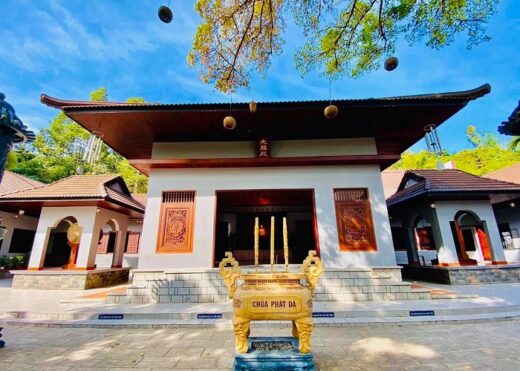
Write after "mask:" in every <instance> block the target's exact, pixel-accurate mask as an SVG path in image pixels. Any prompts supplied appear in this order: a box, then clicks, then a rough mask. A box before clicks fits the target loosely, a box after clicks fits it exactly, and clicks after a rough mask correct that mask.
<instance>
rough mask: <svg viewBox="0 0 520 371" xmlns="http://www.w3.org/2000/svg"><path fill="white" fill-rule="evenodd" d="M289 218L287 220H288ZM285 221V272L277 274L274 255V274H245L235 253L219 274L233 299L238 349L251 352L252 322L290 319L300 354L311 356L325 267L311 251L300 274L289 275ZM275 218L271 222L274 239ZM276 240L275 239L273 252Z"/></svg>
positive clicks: (256, 272)
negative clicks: (315, 303)
mask: <svg viewBox="0 0 520 371" xmlns="http://www.w3.org/2000/svg"><path fill="white" fill-rule="evenodd" d="M284 219H285V218H284ZM285 226H286V223H285V220H284V255H285V267H286V269H285V272H274V267H273V265H274V257H273V255H274V254H271V271H270V272H266V273H263V272H258V259H255V272H253V273H242V272H241V270H240V266H239V264H238V262H237V261H236V260H235V259H234V258H233V254H232V253H231V252H226V257H225V258H224V259H222V261H221V262H220V263H219V272H220V275H221V276H222V278H223V279H224V281H225V283H226V285H227V287H228V289H229V298H230V299H233V329H234V333H235V338H236V350H237V352H239V353H247V350H248V346H247V338H248V336H249V332H250V322H251V321H266V320H290V321H292V323H293V329H292V334H293V336H294V337H295V338H297V339H298V340H299V347H298V349H299V351H300V353H309V352H310V344H311V333H312V327H313V322H312V294H313V291H314V288H315V287H316V284H317V283H318V279H319V277H320V275H321V274H322V272H323V265H322V263H321V260H320V258H318V257H317V256H316V251H314V250H310V251H309V256H308V257H307V258H306V259H305V260H304V262H303V264H302V267H301V271H300V272H299V273H289V272H288V269H287V268H288V262H287V260H288V259H287V256H288V254H287V250H288V247H287V228H286V227H285ZM273 227H274V218H272V219H271V236H273V229H274V228H273ZM257 233H258V223H255V256H258V244H257V240H258V237H257V236H258V234H257ZM273 251H274V238H273V237H272V238H271V252H273Z"/></svg>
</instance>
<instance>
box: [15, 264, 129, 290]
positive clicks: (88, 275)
mask: <svg viewBox="0 0 520 371" xmlns="http://www.w3.org/2000/svg"><path fill="white" fill-rule="evenodd" d="M13 273H14V279H13V286H12V287H13V288H14V289H31V290H34V289H37V290H85V289H93V288H98V287H107V286H112V285H116V284H121V283H126V282H128V274H129V269H125V268H122V269H107V270H101V271H96V270H93V271H85V272H80V271H77V272H75V271H63V272H60V271H53V272H51V271H41V272H39V271H38V272H36V271H35V272H32V271H15V272H13Z"/></svg>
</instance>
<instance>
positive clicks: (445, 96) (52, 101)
mask: <svg viewBox="0 0 520 371" xmlns="http://www.w3.org/2000/svg"><path fill="white" fill-rule="evenodd" d="M490 91H491V86H490V85H489V84H484V85H482V86H479V87H477V88H475V89H470V90H465V91H457V92H449V93H434V94H416V95H404V96H397V97H383V98H366V99H343V100H333V101H332V102H333V103H334V104H341V103H345V102H396V101H419V100H438V99H441V100H461V99H465V100H472V99H477V98H480V97H482V96H483V95H486V94H487V93H489V92H490ZM40 101H41V102H42V103H43V104H45V105H47V106H50V107H55V108H60V109H65V110H67V109H68V108H72V109H77V108H79V109H81V108H87V109H92V108H101V109H106V108H115V109H117V108H131V109H161V108H168V109H183V108H189V109H217V108H226V109H227V107H228V106H229V104H228V103H177V104H162V103H148V102H137V103H127V102H105V101H96V102H93V101H72V100H62V99H57V98H53V97H50V96H48V95H46V94H42V95H41V97H40ZM257 103H258V104H259V105H262V106H267V107H270V108H273V107H276V106H279V105H291V104H297V105H298V104H299V105H309V104H313V103H321V104H324V103H330V101H328V100H309V101H278V102H257ZM234 105H237V106H241V105H243V106H247V105H249V103H248V102H243V103H240V102H236V103H234Z"/></svg>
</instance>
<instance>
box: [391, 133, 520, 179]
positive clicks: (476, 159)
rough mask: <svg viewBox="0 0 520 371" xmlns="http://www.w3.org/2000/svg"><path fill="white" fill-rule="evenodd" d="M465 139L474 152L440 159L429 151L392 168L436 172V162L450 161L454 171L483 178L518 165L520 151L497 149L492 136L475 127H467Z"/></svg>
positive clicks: (406, 156)
mask: <svg viewBox="0 0 520 371" xmlns="http://www.w3.org/2000/svg"><path fill="white" fill-rule="evenodd" d="M466 137H467V140H468V142H469V143H471V145H472V147H473V148H471V149H464V150H461V151H458V152H455V153H452V154H449V153H444V154H442V155H441V156H436V155H435V154H433V153H430V152H428V151H420V152H418V153H412V152H405V153H403V155H402V156H401V160H399V161H398V162H396V163H395V164H394V165H392V167H391V168H392V169H410V170H411V169H435V168H437V165H438V163H439V162H440V163H446V162H448V161H453V163H454V164H455V167H456V168H457V169H460V170H463V171H466V172H468V173H471V174H475V175H486V174H488V173H490V172H493V171H496V170H499V169H502V168H504V167H507V166H510V165H513V164H515V163H517V162H519V161H520V151H514V150H512V149H511V148H509V147H504V146H502V145H500V143H499V142H498V138H497V136H496V135H494V134H490V133H484V134H480V133H479V132H478V130H477V128H476V127H474V126H472V125H470V126H468V128H467V130H466Z"/></svg>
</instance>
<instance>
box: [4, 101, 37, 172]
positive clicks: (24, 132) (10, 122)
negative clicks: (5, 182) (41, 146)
mask: <svg viewBox="0 0 520 371" xmlns="http://www.w3.org/2000/svg"><path fill="white" fill-rule="evenodd" d="M34 138H35V135H34V133H33V132H32V131H31V130H28V128H27V126H25V125H24V124H23V123H22V120H20V119H19V118H18V116H16V113H15V111H14V108H13V106H11V105H10V104H9V103H7V102H6V101H5V94H4V93H0V182H1V181H2V178H3V176H4V170H5V163H6V162H7V154H8V153H9V151H10V150H11V149H12V148H13V143H24V142H32V141H33V140H34Z"/></svg>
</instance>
